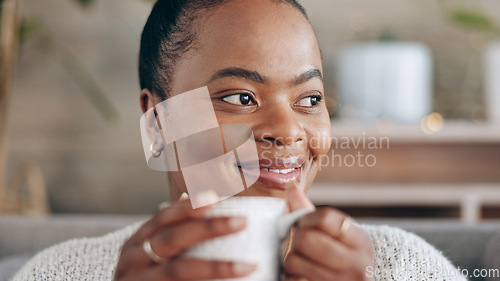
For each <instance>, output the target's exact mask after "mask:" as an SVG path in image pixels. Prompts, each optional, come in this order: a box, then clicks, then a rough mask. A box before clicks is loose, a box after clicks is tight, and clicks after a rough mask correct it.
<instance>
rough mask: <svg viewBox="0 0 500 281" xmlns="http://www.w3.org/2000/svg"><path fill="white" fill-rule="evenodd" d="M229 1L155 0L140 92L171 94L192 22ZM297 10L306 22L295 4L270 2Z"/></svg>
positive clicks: (190, 36) (189, 39)
mask: <svg viewBox="0 0 500 281" xmlns="http://www.w3.org/2000/svg"><path fill="white" fill-rule="evenodd" d="M228 1H231V0H158V1H157V2H156V4H155V5H154V7H153V10H152V11H151V14H150V15H149V18H148V21H147V22H146V25H145V26H144V30H143V31H142V37H141V49H140V52H139V80H140V85H141V89H149V90H150V91H151V92H152V93H154V94H156V95H158V96H159V97H160V98H162V99H166V98H167V97H168V95H169V94H170V85H171V79H172V73H173V69H174V66H175V63H176V62H177V60H178V59H179V58H180V57H181V56H182V55H183V54H184V53H185V52H187V51H188V50H189V48H191V47H192V45H193V42H194V41H195V39H196V34H197V33H196V28H193V26H192V25H193V22H194V21H195V20H196V18H197V16H198V12H199V11H200V10H202V9H208V8H212V7H216V6H219V5H221V4H224V3H226V2H228ZM273 1H276V2H278V3H287V4H290V5H292V6H294V7H296V8H297V9H298V10H299V11H300V12H301V13H302V14H303V15H304V16H305V17H306V19H307V14H306V11H305V9H304V8H303V7H302V6H301V5H300V4H299V3H298V2H297V0H273Z"/></svg>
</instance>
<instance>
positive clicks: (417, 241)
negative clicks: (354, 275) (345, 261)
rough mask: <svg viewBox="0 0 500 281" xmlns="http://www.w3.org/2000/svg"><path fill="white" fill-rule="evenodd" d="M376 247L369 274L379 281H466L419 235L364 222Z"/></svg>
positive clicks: (368, 269) (363, 227)
mask: <svg viewBox="0 0 500 281" xmlns="http://www.w3.org/2000/svg"><path fill="white" fill-rule="evenodd" d="M361 228H362V229H363V230H364V231H365V232H366V233H367V234H368V236H369V237H370V239H371V240H372V242H373V245H374V247H375V261H374V266H373V267H369V268H367V269H366V274H367V276H369V277H373V278H374V280H376V281H402V280H408V281H412V280H415V281H416V280H419V281H420V280H441V281H466V280H467V278H465V277H463V276H462V275H461V274H460V272H459V270H458V269H457V268H456V267H454V266H453V264H452V263H451V262H450V261H449V260H448V259H447V258H446V257H445V256H444V255H443V254H442V253H441V252H440V251H438V250H437V249H436V248H434V247H433V246H432V245H430V244H429V243H427V242H426V241H425V240H424V239H422V238H420V237H419V236H417V235H415V234H413V233H410V232H406V231H404V230H402V229H399V228H395V227H390V226H374V225H361Z"/></svg>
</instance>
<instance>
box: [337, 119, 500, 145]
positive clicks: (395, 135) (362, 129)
mask: <svg viewBox="0 0 500 281" xmlns="http://www.w3.org/2000/svg"><path fill="white" fill-rule="evenodd" d="M332 129H333V136H334V137H336V138H341V137H377V138H379V137H388V138H389V139H390V141H391V142H461V143H464V142H465V143H467V142H474V143H491V142H494V143H500V123H487V122H483V123H475V122H472V121H459V120H445V121H444V125H443V127H442V129H441V130H439V131H438V132H435V133H433V134H426V133H425V132H424V131H423V130H422V129H421V128H420V125H400V124H390V123H385V124H371V125H370V124H359V123H347V122H343V121H340V120H338V119H334V120H333V122H332Z"/></svg>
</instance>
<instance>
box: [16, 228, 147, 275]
mask: <svg viewBox="0 0 500 281" xmlns="http://www.w3.org/2000/svg"><path fill="white" fill-rule="evenodd" d="M137 226H138V225H133V226H129V227H126V228H124V229H121V230H119V231H116V232H112V233H109V234H106V235H104V236H102V237H97V238H79V239H73V240H69V241H66V242H63V243H60V244H57V245H54V246H52V247H50V248H47V249H45V250H43V251H41V252H39V253H38V254H36V255H35V256H34V257H33V258H32V259H31V260H30V261H28V262H27V263H26V264H25V265H24V266H23V267H22V268H21V270H20V271H19V272H17V273H16V275H14V277H13V279H12V281H35V280H36V281H63V280H65V281H66V280H73V281H82V280H92V281H94V280H95V281H109V280H112V279H113V274H114V270H115V267H116V263H117V261H118V257H119V254H120V250H121V246H122V245H123V243H124V242H125V240H127V239H128V237H130V236H131V235H132V233H134V232H135V229H136V228H137Z"/></svg>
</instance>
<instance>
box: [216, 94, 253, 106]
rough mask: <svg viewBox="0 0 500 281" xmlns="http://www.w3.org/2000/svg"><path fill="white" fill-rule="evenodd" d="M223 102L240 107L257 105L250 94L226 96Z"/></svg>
mask: <svg viewBox="0 0 500 281" xmlns="http://www.w3.org/2000/svg"><path fill="white" fill-rule="evenodd" d="M222 100H223V101H225V102H227V103H230V104H234V105H240V106H250V105H255V101H254V99H253V97H252V96H251V95H249V94H234V95H229V96H225V97H223V98H222Z"/></svg>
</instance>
